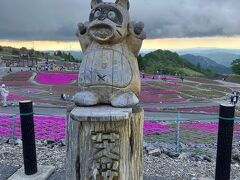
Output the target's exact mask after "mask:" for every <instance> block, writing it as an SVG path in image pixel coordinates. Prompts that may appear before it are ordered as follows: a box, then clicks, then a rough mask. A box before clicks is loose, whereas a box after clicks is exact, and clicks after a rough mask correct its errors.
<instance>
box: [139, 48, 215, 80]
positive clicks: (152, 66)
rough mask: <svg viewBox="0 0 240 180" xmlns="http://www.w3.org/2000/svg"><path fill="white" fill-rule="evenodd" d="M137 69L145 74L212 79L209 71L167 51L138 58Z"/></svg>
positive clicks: (213, 74) (158, 51)
mask: <svg viewBox="0 0 240 180" xmlns="http://www.w3.org/2000/svg"><path fill="white" fill-rule="evenodd" d="M138 63H139V68H140V69H141V70H144V72H145V73H151V74H156V73H160V74H171V75H176V74H181V75H184V76H207V77H213V76H215V73H214V72H213V71H211V70H206V69H204V68H199V67H197V66H196V65H194V64H192V63H190V62H189V61H187V60H186V59H184V58H182V57H180V56H179V55H178V54H177V53H175V52H172V51H168V50H161V49H159V50H156V51H153V52H150V53H147V54H145V55H144V56H139V57H138Z"/></svg>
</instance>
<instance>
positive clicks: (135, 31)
mask: <svg viewBox="0 0 240 180" xmlns="http://www.w3.org/2000/svg"><path fill="white" fill-rule="evenodd" d="M143 28H144V24H143V23H141V22H140V23H134V22H130V18H129V2H128V0H117V1H116V2H115V3H112V2H103V1H102V0H92V2H91V13H90V16H89V22H86V23H84V24H83V23H79V24H78V29H77V32H76V35H77V37H78V38H79V41H80V44H81V48H82V51H83V53H84V56H83V60H82V63H81V66H80V72H79V79H78V83H79V85H80V92H79V93H77V94H76V95H75V96H74V101H75V104H76V105H77V106H92V105H96V104H111V105H112V106H115V107H131V106H133V105H135V104H137V103H139V100H138V95H139V92H140V76H139V69H138V62H137V58H136V57H137V55H138V53H139V51H140V48H141V45H142V41H143V40H144V39H145V38H146V34H145V32H143Z"/></svg>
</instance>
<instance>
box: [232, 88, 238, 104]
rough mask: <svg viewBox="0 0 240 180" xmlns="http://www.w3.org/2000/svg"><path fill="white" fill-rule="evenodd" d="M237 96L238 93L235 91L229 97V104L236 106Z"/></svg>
mask: <svg viewBox="0 0 240 180" xmlns="http://www.w3.org/2000/svg"><path fill="white" fill-rule="evenodd" d="M238 95H239V93H238V92H236V91H233V92H232V96H231V103H232V104H234V105H236V104H237V103H238Z"/></svg>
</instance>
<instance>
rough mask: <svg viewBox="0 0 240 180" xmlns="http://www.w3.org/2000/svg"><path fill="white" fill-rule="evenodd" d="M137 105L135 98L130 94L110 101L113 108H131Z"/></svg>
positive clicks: (121, 95) (118, 96) (115, 97)
mask: <svg viewBox="0 0 240 180" xmlns="http://www.w3.org/2000/svg"><path fill="white" fill-rule="evenodd" d="M138 103H139V100H138V98H137V96H136V95H135V94H134V93H131V92H130V93H124V94H120V95H117V96H114V97H113V98H112V100H111V104H112V106H114V107H132V106H134V105H136V104H138Z"/></svg>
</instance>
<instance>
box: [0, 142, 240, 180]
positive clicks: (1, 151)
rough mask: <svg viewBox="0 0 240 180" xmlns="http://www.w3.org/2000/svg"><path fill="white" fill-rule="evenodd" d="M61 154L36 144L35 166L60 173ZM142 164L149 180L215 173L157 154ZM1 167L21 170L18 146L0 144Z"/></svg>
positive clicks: (237, 174)
mask: <svg viewBox="0 0 240 180" xmlns="http://www.w3.org/2000/svg"><path fill="white" fill-rule="evenodd" d="M65 151H66V146H61V145H52V144H50V145H46V143H43V142H37V158H38V164H41V165H54V166H55V167H56V168H57V169H56V170H57V172H61V171H64V158H65ZM144 161H145V169H144V174H145V175H146V176H147V177H155V178H153V179H162V178H164V179H165V178H166V179H178V180H182V179H184V180H197V179H199V178H200V177H201V178H206V177H209V178H211V177H212V178H213V177H214V172H215V162H207V161H198V162H196V161H191V160H188V159H182V158H176V159H172V158H170V157H168V156H167V155H165V154H161V155H160V156H158V157H154V156H151V155H147V154H145V155H144ZM1 164H4V165H10V166H14V167H19V166H21V165H22V164H23V163H22V145H21V144H19V145H10V144H7V143H3V142H0V165H1ZM156 177H158V178H156ZM148 179H149V178H148ZM150 179H151V178H150ZM239 179H240V166H239V164H233V165H232V172H231V180H239Z"/></svg>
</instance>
